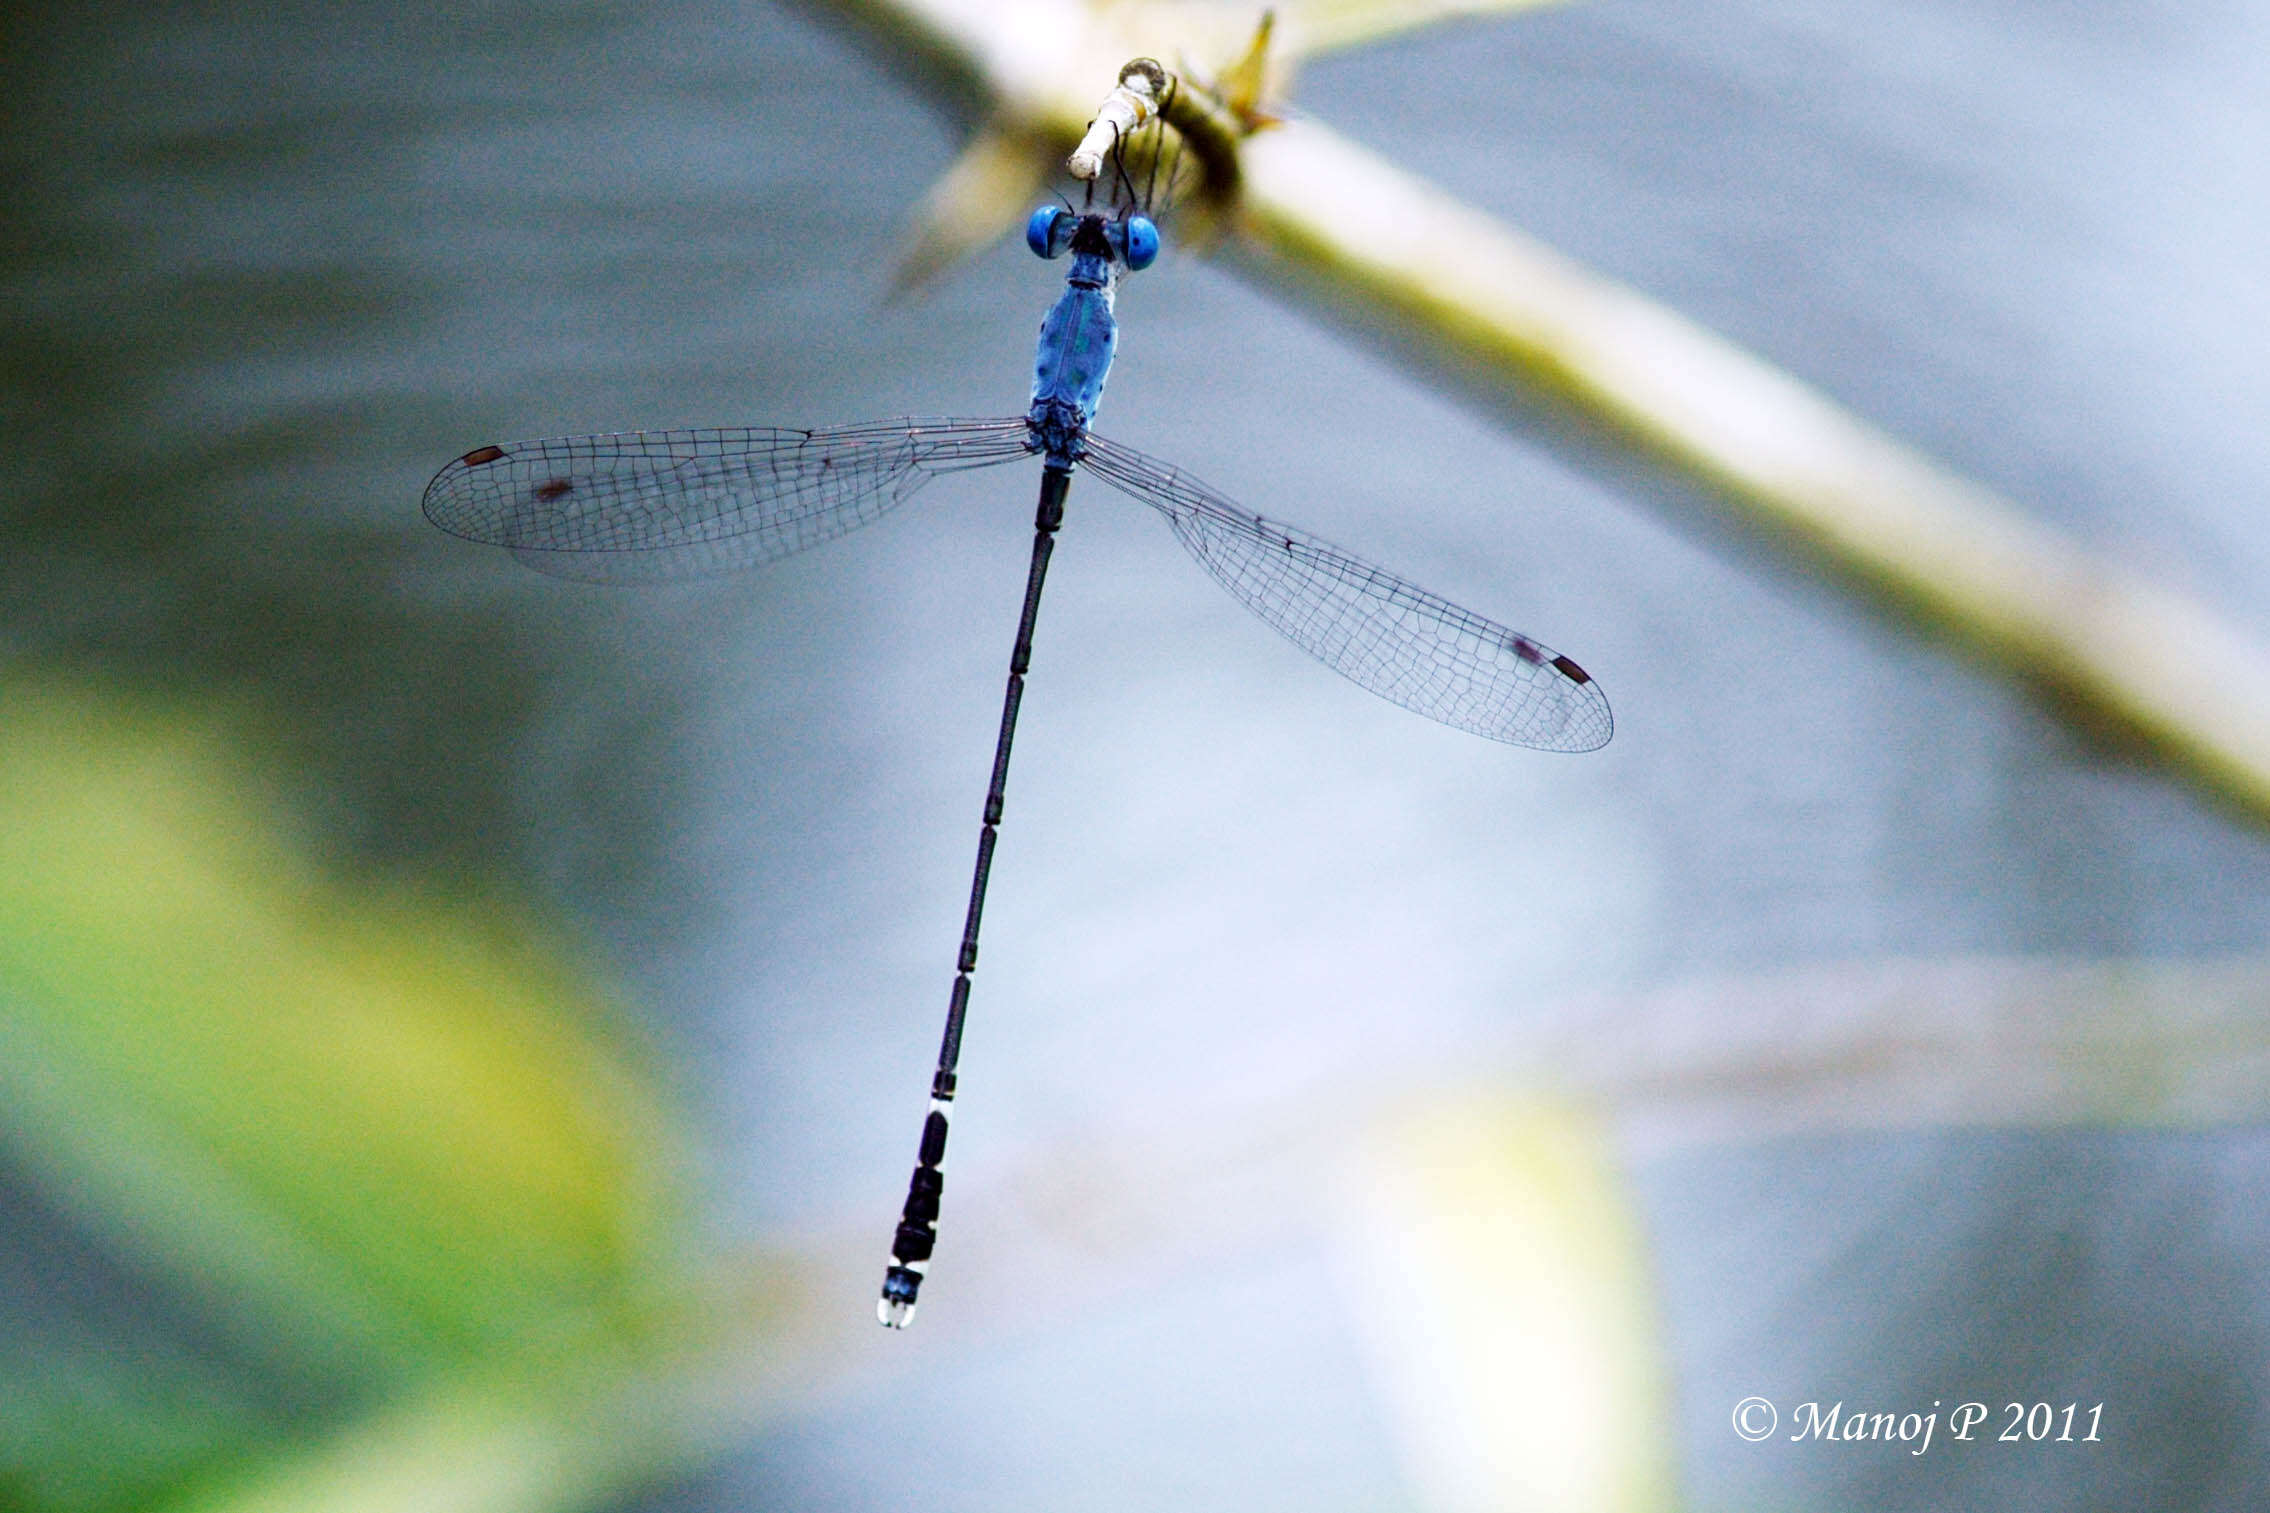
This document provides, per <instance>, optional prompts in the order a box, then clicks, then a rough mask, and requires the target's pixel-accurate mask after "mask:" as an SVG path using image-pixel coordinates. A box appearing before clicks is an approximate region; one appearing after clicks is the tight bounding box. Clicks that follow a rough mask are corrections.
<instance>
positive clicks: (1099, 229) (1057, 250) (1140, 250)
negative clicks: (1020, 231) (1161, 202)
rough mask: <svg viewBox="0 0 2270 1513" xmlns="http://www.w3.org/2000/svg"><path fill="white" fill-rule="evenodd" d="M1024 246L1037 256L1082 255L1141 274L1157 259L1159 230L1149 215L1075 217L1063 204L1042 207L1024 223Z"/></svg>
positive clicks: (1126, 213)
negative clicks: (1102, 259) (1101, 259)
mask: <svg viewBox="0 0 2270 1513" xmlns="http://www.w3.org/2000/svg"><path fill="white" fill-rule="evenodd" d="M1025 245H1026V246H1028V247H1030V248H1032V250H1033V256H1035V257H1045V258H1058V257H1062V256H1063V255H1064V254H1065V253H1067V252H1079V253H1085V254H1087V255H1088V256H1090V257H1100V258H1104V259H1106V260H1108V261H1110V262H1114V263H1117V264H1119V265H1120V266H1121V267H1123V268H1125V269H1126V270H1127V271H1128V272H1130V273H1140V272H1142V271H1143V270H1144V269H1145V268H1148V267H1150V266H1151V264H1152V263H1153V262H1155V261H1157V259H1158V255H1159V228H1158V227H1157V226H1155V225H1153V224H1152V222H1151V218H1150V217H1149V216H1147V215H1135V214H1131V213H1128V212H1124V211H1123V212H1121V213H1120V214H1118V215H1111V216H1106V215H1095V214H1089V215H1075V214H1073V213H1072V212H1071V211H1070V210H1067V209H1065V208H1064V207H1063V206H1062V205H1043V206H1041V207H1040V208H1039V209H1038V210H1036V211H1034V212H1033V213H1032V219H1031V220H1029V221H1027V222H1025Z"/></svg>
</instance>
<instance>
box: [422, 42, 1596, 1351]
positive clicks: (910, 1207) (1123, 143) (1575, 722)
mask: <svg viewBox="0 0 2270 1513" xmlns="http://www.w3.org/2000/svg"><path fill="white" fill-rule="evenodd" d="M1136 66H1137V65H1130V69H1134V68H1135V67H1136ZM1151 67H1152V68H1154V69H1155V68H1156V65H1151ZM1111 140H1112V143H1113V147H1112V153H1111V156H1112V159H1113V189H1112V192H1111V193H1110V194H1109V195H1108V196H1107V197H1106V198H1107V201H1108V203H1106V204H1105V205H1103V206H1101V207H1098V206H1097V205H1096V203H1095V194H1094V181H1093V179H1091V180H1090V189H1089V195H1088V198H1087V200H1086V201H1085V202H1084V205H1083V208H1082V209H1080V210H1074V209H1073V208H1071V207H1070V205H1069V204H1068V203H1067V204H1050V205H1044V206H1042V207H1041V208H1040V209H1039V210H1037V211H1035V212H1034V213H1033V216H1032V219H1031V221H1030V222H1029V223H1028V225H1027V226H1026V228H1025V237H1026V241H1027V243H1028V244H1029V245H1030V246H1031V248H1032V250H1033V251H1034V252H1035V253H1036V254H1038V255H1039V256H1041V257H1044V258H1058V257H1063V256H1065V255H1066V254H1069V255H1070V256H1071V259H1072V266H1071V271H1070V273H1069V274H1068V275H1067V276H1066V279H1065V289H1064V292H1063V293H1062V294H1061V295H1059V296H1058V297H1057V300H1056V303H1055V305H1054V307H1053V308H1052V309H1050V311H1049V312H1048V316H1047V319H1046V320H1045V321H1044V322H1043V323H1042V325H1041V332H1040V347H1039V354H1038V358H1037V361H1036V371H1035V374H1034V379H1033V387H1032V399H1031V403H1030V405H1029V407H1028V408H1027V410H1026V412H1025V413H1024V414H1023V415H1019V416H1006V417H1002V418H999V419H989V420H952V419H903V420H888V421H878V422H874V423H871V424H865V425H849V426H830V427H825V428H822V429H818V430H810V431H790V430H758V429H741V428H727V429H697V430H675V431H633V432H628V433H624V434H620V435H610V436H576V437H567V438H558V439H552V440H545V441H518V442H510V443H506V444H503V445H497V446H484V447H480V448H477V449H476V450H474V451H471V452H468V453H466V454H465V455H464V456H462V457H460V458H458V459H457V460H456V461H455V462H452V463H451V464H449V466H447V467H445V468H443V469H442V470H441V472H440V473H439V474H438V475H436V476H435V478H434V480H433V482H432V483H431V484H430V485H428V487H427V489H426V493H425V512H426V516H427V518H428V519H430V520H432V521H433V523H434V524H436V525H438V526H440V527H441V528H442V529H443V530H445V531H448V532H450V533H452V534H453V535H457V536H462V537H465V538H467V539H468V540H472V541H479V542H484V543H487V544H489V545H492V546H498V547H502V548H504V549H506V550H507V551H509V552H511V553H512V554H513V556H514V557H516V558H517V559H519V560H520V561H521V562H523V563H525V564H527V565H528V566H530V567H533V568H536V569H539V570H541V571H543V572H547V573H553V574H556V575H559V576H562V577H567V578H578V579H585V580H591V581H598V582H636V581H655V580H662V579H672V578H682V577H689V576H701V575H705V574H710V573H715V572H721V571H729V570H732V569H736V568H742V567H748V566H751V565H753V564H756V563H760V562H769V561H772V560H774V559H776V558H780V557H785V556H788V555H789V554H791V553H793V552H798V551H802V550H803V549H804V548H806V547H808V546H812V545H815V544H817V543H819V542H821V541H826V540H828V539H830V538H832V537H835V536H840V535H843V534H844V533H845V532H847V531H850V530H852V529H855V528H856V527H858V526H861V525H865V524H866V523H867V522H869V521H871V520H873V519H875V518H876V517H878V516H880V515H882V514H883V513H885V512H886V511H888V510H890V509H892V508H894V507H895V506H897V505H899V504H901V503H903V502H905V500H906V499H907V498H908V497H909V496H910V495H912V494H913V493H914V492H915V491H916V490H918V489H920V488H921V487H922V486H923V485H924V484H925V483H927V482H929V481H930V480H931V479H932V478H934V477H936V476H938V475H939V474H942V473H951V472H959V471H964V470H967V469H971V468H982V467H990V466H993V465H995V464H997V463H1003V462H1009V461H1012V460H1014V459H1017V458H1020V457H1031V456H1037V457H1039V458H1040V460H1041V478H1040V508H1039V514H1038V518H1037V519H1036V520H1035V522H1034V532H1033V547H1032V564H1031V568H1030V571H1029V573H1028V575H1027V577H1026V580H1025V601H1024V609H1023V612H1022V613H1021V615H1020V616H1019V618H1018V621H1017V638H1016V645H1015V649H1014V650H1013V651H1012V652H1011V654H1010V658H1009V686H1008V692H1007V695H1006V697H1005V699H1004V701H1003V704H1002V709H1001V728H1000V735H999V738H998V740H997V741H996V743H995V746H994V753H993V776H992V780H991V782H990V784H989V785H988V786H987V789H986V794H985V812H984V820H983V822H982V824H981V826H980V828H979V831H978V845H977V865H976V869H975V873H974V875H973V877H972V878H971V882H970V895H969V909H968V913H967V915H966V916H965V918H964V921H963V926H962V940H961V949H960V952H959V955H958V958H957V961H956V966H955V973H954V981H953V988H952V992H951V995H950V997H949V999H948V1004H947V1011H946V1033H945V1038H944V1041H943V1043H942V1044H941V1046H940V1048H939V1052H938V1065H937V1069H936V1071H935V1072H934V1073H933V1074H932V1077H931V1084H930V1110H929V1114H928V1116H927V1118H926V1119H925V1120H924V1123H923V1129H922V1139H921V1144H920V1147H919V1151H918V1155H917V1159H916V1164H915V1168H914V1174H913V1177H912V1179H911V1180H910V1182H909V1184H908V1192H907V1200H906V1205H905V1207H904V1209H903V1210H902V1213H901V1217H900V1222H899V1225H898V1229H897V1231H896V1233H895V1235H894V1236H893V1239H892V1244H891V1255H890V1261H889V1263H888V1266H887V1267H886V1270H885V1275H884V1281H883V1291H882V1297H881V1299H880V1301H879V1302H878V1303H877V1305H876V1311H877V1313H878V1315H879V1316H880V1317H881V1319H882V1321H883V1322H884V1323H885V1324H888V1325H892V1326H894V1327H899V1328H903V1327H905V1325H906V1324H907V1323H909V1322H910V1321H911V1320H912V1318H913V1316H914V1309H915V1300H916V1295H917V1293H918V1292H919V1291H920V1289H921V1286H922V1280H923V1276H924V1274H925V1272H926V1271H927V1270H928V1267H929V1262H930V1257H931V1252H932V1249H933V1247H934V1245H935V1244H936V1241H937V1227H936V1226H937V1218H938V1205H939V1197H940V1194H941V1193H942V1192H943V1190H944V1186H945V1178H944V1172H943V1167H944V1162H945V1154H946V1123H947V1109H948V1106H949V1105H950V1104H951V1102H952V1100H953V1097H954V1085H955V1064H956V1062H957V1061H958V1060H959V1058H960V1052H961V1039H962V1024H963V1018H964V1016H965V1014H966V1013H967V1011H968V1008H969V991H970V974H971V973H972V972H973V971H974V970H975V968H976V966H977V936H978V921H979V918H980V916H981V914H982V913H983V910H984V906H985V887H986V879H987V876H988V874H989V873H990V871H991V869H992V865H993V849H994V841H995V837H996V834H997V829H996V827H997V826H998V825H999V824H1000V822H1001V809H1002V802H1003V796H1004V793H1005V790H1006V788H1007V784H1008V776H1009V747H1010V743H1011V741H1012V739H1013V738H1014V736H1015V734H1016V728H1017V710H1018V706H1019V704H1020V702H1021V701H1022V699H1023V696H1024V687H1025V674H1026V671H1027V667H1028V664H1029V662H1030V659H1031V656H1032V638H1033V622H1034V618H1035V616H1036V615H1037V614H1038V612H1039V609H1040V594H1041V584H1042V581H1043V579H1044V577H1045V576H1046V574H1047V571H1048V561H1049V554H1050V552H1051V551H1052V550H1053V547H1054V541H1055V534H1056V530H1057V528H1058V526H1059V525H1060V524H1061V523H1062V521H1063V515H1064V501H1065V497H1066V493H1067V491H1068V490H1069V489H1070V487H1071V483H1072V474H1073V471H1074V470H1075V469H1076V468H1082V467H1084V468H1086V469H1088V470H1089V471H1091V472H1093V473H1095V474H1097V475H1098V476H1100V477H1101V478H1102V479H1103V480H1104V481H1105V482H1106V483H1108V484H1110V485H1111V486H1112V487H1114V488H1116V489H1117V490H1119V491H1120V492H1121V493H1123V494H1126V495H1128V496H1129V497H1131V498H1133V499H1136V500H1139V501H1140V502H1142V503H1144V504H1147V505H1149V506H1150V507H1151V508H1152V509H1154V510H1157V511H1158V512H1159V514H1160V515H1161V516H1163V517H1165V520H1166V522H1167V525H1168V526H1169V528H1171V529H1172V530H1173V532H1174V534H1175V536H1176V538H1177V539H1178V540H1180V541H1181V542H1182V544H1183V545H1184V546H1185V547H1187V548H1188V549H1189V550H1190V553H1191V555H1193V556H1194V557H1196V558H1197V559H1198V562H1199V564H1200V565H1201V566H1203V567H1204V568H1205V569H1206V571H1207V572H1209V573H1211V574H1213V576H1214V577H1215V579H1216V580H1217V581H1219V582H1220V583H1221V584H1222V586H1223V587H1224V588H1227V589H1228V590H1229V591H1230V593H1231V594H1233V595H1235V596H1236V597H1237V598H1238V600H1239V601H1241V602H1242V603H1243V604H1245V606H1246V607H1247V608H1249V609H1251V610H1252V611H1253V612H1254V613H1255V614H1257V615H1259V616H1260V617H1261V618H1262V619H1263V620H1265V621H1267V622H1268V623H1269V624H1270V625H1271V626H1273V627H1275V628H1276V629H1277V630H1278V631H1279V632H1281V633H1282V634H1283V635H1284V636H1286V637H1287V638H1288V639H1289V640H1291V641H1292V642H1293V644H1294V645H1296V646H1298V647H1300V648H1301V649H1302V650H1303V651H1306V652H1308V653H1309V654H1310V655H1312V656H1314V657H1316V658H1317V659H1318V660H1320V661H1322V662H1323V663H1324V664H1325V665H1326V666H1328V667H1331V668H1333V669H1334V670H1336V671H1338V672H1340V673H1342V674H1344V675H1346V676H1347V677H1349V678H1351V679H1353V680H1354V681H1355V682H1356V683H1358V684H1360V685H1361V686H1363V687H1365V688H1368V689H1370V690H1371V691H1372V692H1374V693H1376V694H1379V695H1381V696H1382V697H1384V698H1387V699H1390V700H1393V701H1394V702H1395V703H1397V704H1400V705H1402V706H1403V707H1405V708H1406V709H1410V710H1413V711H1416V712H1417V713H1419V714H1423V715H1425V716H1427V717H1428V718H1430V719H1434V720H1440V721H1442V722H1443V723H1444V724H1446V725H1451V726H1455V727H1456V728H1458V729H1460V730H1467V731H1472V732H1473V733H1475V734H1476V735H1482V736H1487V737H1489V738H1491V739H1492V740H1498V741H1505V742H1508V743H1510V744H1513V745H1516V746H1529V747H1536V748H1540V749H1543V750H1549V751H1589V750H1592V749H1594V748H1596V747H1598V746H1601V745H1603V744H1605V743H1606V742H1607V740H1608V737H1609V734H1610V732H1611V730H1612V728H1613V722H1612V720H1611V717H1610V715H1609V712H1608V701H1607V700H1606V699H1605V698H1604V697H1602V695H1601V692H1600V689H1599V687H1598V685H1596V684H1595V683H1594V682H1593V681H1592V679H1591V678H1590V677H1589V676H1587V675H1586V673H1585V671H1584V669H1582V668H1581V667H1579V666H1577V664H1576V663H1575V662H1573V661H1571V660H1569V659H1568V658H1567V657H1564V656H1562V655H1560V654H1559V653H1557V652H1555V651H1553V650H1552V649H1551V648H1549V647H1547V646H1545V645H1543V644H1542V643H1540V642H1538V641H1536V640H1533V639H1531V638H1530V637H1528V636H1524V635H1521V634H1518V633H1517V632H1514V631H1510V630H1507V629H1506V628H1505V627H1503V626H1501V625H1498V624H1495V623H1493V622H1491V621H1489V620H1485V619H1483V618H1482V617H1481V616H1479V615H1476V614H1473V613H1471V612H1469V611H1467V610H1464V609H1461V608H1459V607H1458V606H1457V605H1455V604H1452V603H1450V602H1449V601H1447V600H1445V599H1441V598H1438V597H1437V596H1435V595H1434V594H1431V593H1429V592H1427V591H1426V590H1425V589H1422V588H1419V587H1417V586H1415V585H1413V584H1410V583H1407V582H1405V581H1404V580H1403V579H1401V578H1398V577H1396V576H1395V575H1394V574H1392V573H1390V572H1387V571H1386V570H1385V569H1383V568H1379V567H1374V566H1373V565H1371V564H1370V563H1368V562H1365V561H1364V560H1363V559H1361V558H1359V557H1356V556H1352V555H1350V554H1349V553H1347V552H1343V551H1341V550H1339V549H1338V548H1337V547H1334V546H1331V545H1328V544H1327V543H1325V542H1323V541H1320V540H1318V539H1316V538H1315V537H1313V536H1310V535H1308V534H1306V533H1305V532H1303V531H1300V530H1298V529H1296V528H1294V527H1292V526H1289V525H1286V524H1283V523H1282V522H1279V521H1276V520H1265V519H1263V518H1261V517H1260V516H1258V515H1254V514H1252V513H1250V512H1249V511H1247V510H1245V509H1243V508H1242V507H1240V506H1239V505H1237V504H1234V503H1232V502H1231V501H1230V500H1228V499H1226V498H1224V497H1223V496H1222V495H1220V494H1218V493H1216V492H1214V491H1213V490H1212V489H1210V488H1208V487H1207V486H1206V485H1205V484H1203V483H1200V482H1199V481H1198V480H1197V479H1195V478H1192V477H1190V476H1189V475H1188V474H1186V473H1182V472H1180V471H1178V470H1176V469H1174V468H1170V467H1167V466H1165V465H1164V464H1161V463H1158V462H1154V461H1153V460H1151V459H1150V458H1148V457H1145V456H1144V455H1142V454H1141V453H1139V452H1136V451H1134V450H1132V449H1130V448H1128V447H1124V446H1121V445H1119V444H1118V443H1117V442H1114V441H1110V440H1107V439H1106V438H1104V437H1102V436H1098V435H1097V434H1096V433H1095V432H1094V431H1092V430H1090V429H1089V422H1090V421H1092V420H1093V419H1094V417H1095V413H1096V408H1097V405H1098V403H1099V402H1100V401H1101V399H1102V397H1103V387H1104V380H1105V378H1106V376H1107V375H1108V374H1109V372H1110V370H1111V361H1112V354H1113V351H1114V349H1115V347H1116V345H1117V341H1118V327H1117V324H1116V322H1115V319H1114V316H1113V313H1112V297H1113V292H1114V290H1115V288H1116V287H1117V285H1118V282H1119V280H1120V279H1121V278H1123V277H1124V276H1125V275H1127V274H1129V273H1133V272H1139V271H1140V270H1142V269H1144V268H1146V267H1148V266H1150V264H1151V262H1152V260H1153V259H1154V258H1156V257H1157V255H1158V251H1159V234H1158V229H1157V227H1156V225H1155V224H1154V223H1153V221H1152V219H1151V216H1150V214H1149V212H1150V211H1151V209H1152V208H1153V204H1152V198H1153V197H1152V196H1151V195H1150V194H1148V193H1140V194H1139V193H1137V192H1135V189H1134V176H1133V175H1132V174H1130V172H1129V170H1128V163H1127V161H1126V157H1125V149H1126V148H1127V147H1129V146H1130V145H1131V144H1132V143H1133V141H1134V137H1133V136H1132V135H1130V136H1128V137H1127V138H1126V139H1125V140H1122V139H1121V137H1120V135H1119V132H1118V131H1117V129H1116V128H1115V129H1114V131H1113V134H1112V138H1111ZM1158 162H1159V156H1158V149H1157V144H1156V143H1155V142H1154V143H1153V144H1152V156H1151V158H1150V160H1149V163H1150V170H1151V177H1152V179H1153V182H1154V184H1155V181H1156V172H1157V166H1158ZM1170 180H1171V173H1170Z"/></svg>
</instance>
